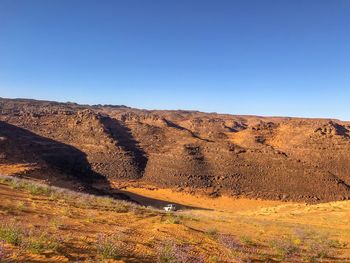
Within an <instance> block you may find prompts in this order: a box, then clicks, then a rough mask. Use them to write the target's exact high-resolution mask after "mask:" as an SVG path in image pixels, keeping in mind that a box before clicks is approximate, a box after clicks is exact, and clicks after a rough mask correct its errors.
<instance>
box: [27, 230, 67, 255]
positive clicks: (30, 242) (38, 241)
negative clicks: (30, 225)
mask: <svg viewBox="0 0 350 263" xmlns="http://www.w3.org/2000/svg"><path fill="white" fill-rule="evenodd" d="M24 247H25V248H26V249H27V250H29V251H30V252H32V253H35V254H40V253H42V252H44V251H47V250H50V251H54V252H56V251H57V250H58V248H59V247H60V242H59V241H58V240H57V239H55V238H53V237H52V236H50V235H49V234H46V233H42V234H40V235H39V236H36V235H35V234H33V235H32V236H31V237H29V238H28V239H27V240H25V242H24Z"/></svg>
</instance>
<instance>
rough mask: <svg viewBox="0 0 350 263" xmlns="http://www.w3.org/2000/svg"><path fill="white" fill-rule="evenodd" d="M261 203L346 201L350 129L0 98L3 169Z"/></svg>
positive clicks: (326, 123)
mask: <svg viewBox="0 0 350 263" xmlns="http://www.w3.org/2000/svg"><path fill="white" fill-rule="evenodd" d="M15 162H32V163H36V164H38V165H39V166H40V167H41V168H42V172H41V175H43V174H44V175H45V174H47V175H48V176H47V178H48V180H54V177H55V176H66V177H67V176H68V177H69V178H73V179H75V180H82V181H84V182H86V183H89V182H91V181H94V180H99V179H101V178H102V179H103V180H106V181H113V180H140V181H143V182H147V183H151V184H154V185H159V186H163V187H170V188H176V189H191V190H194V191H196V190H204V191H205V192H207V193H209V194H212V195H219V194H229V195H235V196H247V197H254V198H264V199H284V200H296V201H307V202H314V201H330V200H343V199H349V198H350V123H349V122H342V121H338V120H329V119H300V118H277V117H276V118H267V117H257V116H235V115H224V114H215V113H202V112H194V111H147V110H138V109H132V108H128V107H125V106H111V105H94V106H89V105H78V104H74V103H57V102H48V101H35V100H23V99H16V100H10V99H0V163H15Z"/></svg>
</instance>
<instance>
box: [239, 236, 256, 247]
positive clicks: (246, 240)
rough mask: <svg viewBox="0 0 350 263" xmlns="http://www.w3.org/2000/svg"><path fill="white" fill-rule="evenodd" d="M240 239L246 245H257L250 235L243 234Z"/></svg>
mask: <svg viewBox="0 0 350 263" xmlns="http://www.w3.org/2000/svg"><path fill="white" fill-rule="evenodd" d="M240 241H241V242H242V243H243V244H244V245H246V246H255V245H256V244H255V242H254V241H253V240H252V239H251V238H250V237H247V236H242V237H241V238H240Z"/></svg>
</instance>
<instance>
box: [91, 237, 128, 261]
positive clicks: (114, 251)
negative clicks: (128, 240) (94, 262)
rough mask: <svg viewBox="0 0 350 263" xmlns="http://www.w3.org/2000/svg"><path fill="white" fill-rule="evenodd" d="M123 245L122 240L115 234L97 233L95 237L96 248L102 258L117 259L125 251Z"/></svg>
mask: <svg viewBox="0 0 350 263" xmlns="http://www.w3.org/2000/svg"><path fill="white" fill-rule="evenodd" d="M123 247H124V246H123V242H122V241H121V240H120V237H118V236H117V235H112V236H107V235H99V236H98V237H97V247H96V249H97V252H98V254H99V256H100V257H101V259H102V260H105V259H117V258H118V257H120V256H122V255H123V253H125V251H123Z"/></svg>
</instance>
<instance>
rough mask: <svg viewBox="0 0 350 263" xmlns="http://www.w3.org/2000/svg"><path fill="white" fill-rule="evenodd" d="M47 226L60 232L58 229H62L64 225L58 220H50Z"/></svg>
mask: <svg viewBox="0 0 350 263" xmlns="http://www.w3.org/2000/svg"><path fill="white" fill-rule="evenodd" d="M49 225H50V226H51V227H52V228H53V229H55V230H60V229H62V228H64V224H63V223H62V222H61V221H59V220H58V219H52V220H50V221H49Z"/></svg>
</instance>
